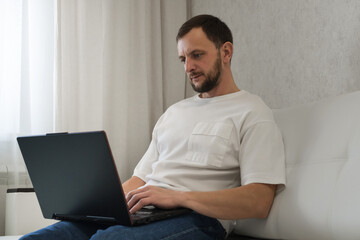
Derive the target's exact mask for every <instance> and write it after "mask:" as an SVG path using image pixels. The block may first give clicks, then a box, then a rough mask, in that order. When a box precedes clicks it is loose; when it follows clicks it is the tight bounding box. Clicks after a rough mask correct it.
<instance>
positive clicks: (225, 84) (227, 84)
mask: <svg viewBox="0 0 360 240" xmlns="http://www.w3.org/2000/svg"><path fill="white" fill-rule="evenodd" d="M238 91H240V89H239V88H238V87H237V86H236V84H235V81H234V78H233V76H232V74H231V72H223V76H221V79H220V82H219V84H218V85H217V86H216V87H214V88H213V89H211V90H210V91H208V92H204V93H200V95H199V97H201V98H212V97H217V96H222V95H226V94H230V93H235V92H238Z"/></svg>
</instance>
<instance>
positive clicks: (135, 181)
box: [122, 176, 145, 196]
mask: <svg viewBox="0 0 360 240" xmlns="http://www.w3.org/2000/svg"><path fill="white" fill-rule="evenodd" d="M144 185H145V182H144V181H143V180H141V179H140V178H138V177H136V176H133V177H131V178H130V179H129V180H127V181H126V182H125V183H124V184H123V185H122V187H123V190H124V194H125V196H126V195H127V194H128V192H130V191H133V190H135V189H138V188H139V187H141V186H144Z"/></svg>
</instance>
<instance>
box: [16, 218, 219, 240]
mask: <svg viewBox="0 0 360 240" xmlns="http://www.w3.org/2000/svg"><path fill="white" fill-rule="evenodd" d="M225 234H226V233H225V230H224V229H223V227H222V226H221V224H220V223H219V222H218V221H217V220H216V219H213V218H209V217H206V216H202V215H200V214H197V213H195V212H193V213H190V214H186V215H183V216H179V217H176V218H171V219H166V220H163V221H158V222H154V223H151V224H146V225H141V226H136V227H126V226H121V225H114V226H110V227H105V226H101V225H95V224H89V223H72V222H59V223H56V224H54V225H51V226H49V227H47V228H44V229H41V230H39V231H36V232H34V233H31V234H28V235H25V236H24V237H23V238H21V240H34V239H37V240H41V239H46V240H52V239H57V240H63V239H64V240H65V239H66V240H70V239H76V240H82V239H84V240H87V239H91V240H100V239H101V240H115V239H116V240H120V239H174V240H175V239H224V238H225Z"/></svg>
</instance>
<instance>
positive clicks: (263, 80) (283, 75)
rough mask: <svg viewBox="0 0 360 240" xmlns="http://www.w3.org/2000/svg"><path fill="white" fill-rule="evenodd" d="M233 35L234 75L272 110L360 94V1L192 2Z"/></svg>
mask: <svg viewBox="0 0 360 240" xmlns="http://www.w3.org/2000/svg"><path fill="white" fill-rule="evenodd" d="M190 9H191V15H192V16H195V15H198V14H202V13H209V14H214V15H216V16H218V17H220V18H221V19H222V20H223V21H225V22H226V23H227V24H228V25H229V27H230V28H231V29H232V31H233V35H234V43H235V53H234V57H233V62H232V68H233V73H234V77H235V79H236V81H237V83H238V86H239V87H240V88H241V89H246V90H248V91H250V92H253V93H255V94H258V95H260V96H261V97H262V98H263V99H264V100H265V102H267V104H268V105H269V106H270V107H272V108H281V107H287V106H292V105H296V104H301V103H305V102H312V101H316V100H318V99H320V98H324V97H328V96H333V95H339V94H341V93H346V92H352V91H356V90H360V1H358V0H348V1H344V0H331V1H329V0H307V1H305V0H304V1H298V0H271V1H270V0H269V1H268V0H191V8H190Z"/></svg>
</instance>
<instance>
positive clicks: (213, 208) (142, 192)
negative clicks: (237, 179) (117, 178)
mask: <svg viewBox="0 0 360 240" xmlns="http://www.w3.org/2000/svg"><path fill="white" fill-rule="evenodd" d="M275 191H276V185H270V184H260V183H252V184H248V185H245V186H241V187H237V188H232V189H225V190H219V191H212V192H178V191H173V190H169V189H164V188H159V187H154V186H147V187H145V188H142V189H137V190H134V191H131V192H129V194H128V195H127V200H128V205H129V208H130V212H131V213H134V212H136V211H137V210H139V209H141V208H142V207H143V206H146V205H149V204H152V205H154V206H157V207H160V208H176V207H186V208H190V209H192V210H194V211H196V212H198V213H200V214H203V215H206V216H209V217H213V218H219V219H227V220H229V219H242V218H265V217H267V216H268V214H269V211H270V208H271V206H272V203H273V200H274V196H275Z"/></svg>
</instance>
